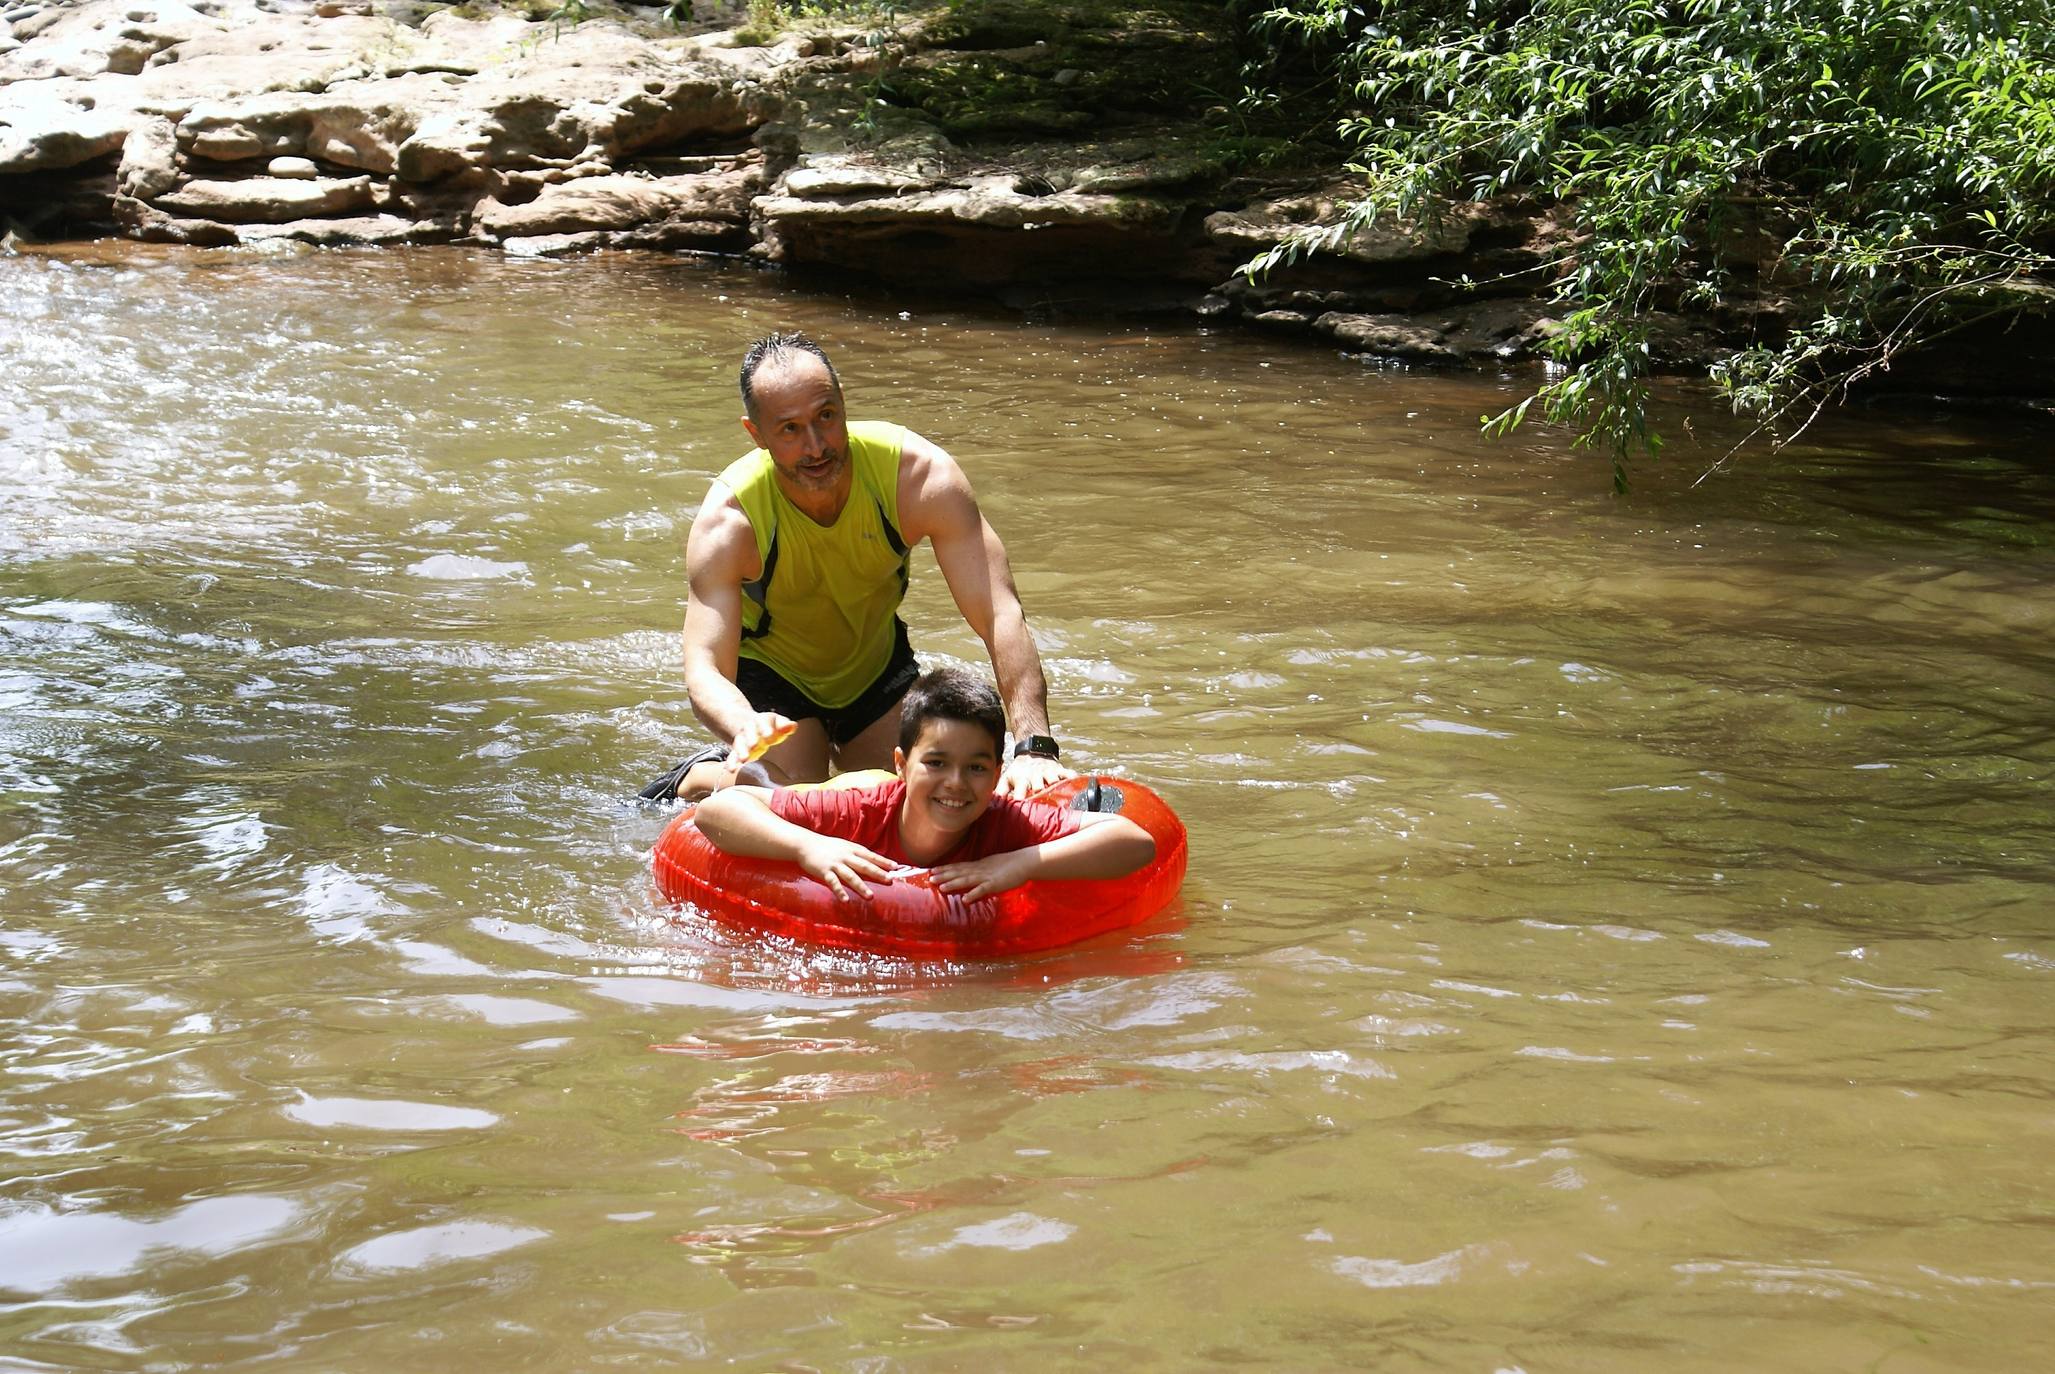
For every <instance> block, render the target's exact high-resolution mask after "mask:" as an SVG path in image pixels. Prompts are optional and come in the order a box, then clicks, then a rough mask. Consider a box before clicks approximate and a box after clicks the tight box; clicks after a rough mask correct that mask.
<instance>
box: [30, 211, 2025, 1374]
mask: <svg viewBox="0 0 2055 1374" xmlns="http://www.w3.org/2000/svg"><path fill="white" fill-rule="evenodd" d="M791 326H799V327H804V328H808V329H810V330H813V331H816V332H817V333H818V334H819V335H820V336H821V337H822V338H823V339H825V340H826V341H828V343H829V344H830V346H831V347H832V348H833V349H834V350H835V351H836V353H837V357H838V362H839V364H840V366H841V368H842V371H843V375H844V380H845V383H846V385H847V388H848V393H849V396H850V401H851V406H852V411H853V413H854V414H856V415H857V416H859V417H866V416H868V417H875V418H889V419H896V420H899V421H901V422H903V423H906V424H909V425H911V426H913V427H914V428H916V429H918V430H920V431H921V432H923V433H925V434H927V435H928V436H930V437H932V438H934V439H936V440H938V441H940V442H941V443H942V444H944V445H945V446H946V447H948V448H949V449H950V450H951V451H952V452H954V453H956V454H957V455H958V456H959V457H960V458H962V459H963V460H964V462H965V464H966V466H967V468H968V469H969V471H970V472H971V474H972V477H973V480H974V481H975V482H976V484H977V486H978V489H979V493H980V496H981V498H982V499H983V502H984V504H985V507H986V510H987V512H988V514H989V515H990V516H991V518H992V520H993V522H994V524H995V525H996V526H997V527H998V528H999V530H1000V531H1001V533H1002V534H1003V535H1004V537H1005V538H1006V540H1007V542H1008V545H1009V548H1010V549H1011V551H1012V553H1013V559H1014V564H1015V567H1016V569H1017V571H1018V574H1019V581H1020V584H1021V589H1022V593H1023V597H1024V600H1025V602H1026V604H1027V607H1028V610H1029V612H1030V614H1031V616H1032V619H1033V625H1034V628H1035V632H1036V635H1037V638H1038V640H1039V641H1040V643H1041V645H1042V649H1043V653H1044V656H1045V661H1046V662H1047V664H1048V666H1049V672H1050V678H1051V687H1052V708H1053V713H1054V717H1055V723H1056V727H1057V730H1058V732H1059V734H1060V735H1061V736H1062V737H1063V739H1064V741H1065V744H1066V750H1067V753H1068V754H1069V755H1070V756H1071V757H1073V758H1074V759H1075V760H1077V761H1080V762H1083V763H1086V764H1088V765H1090V766H1093V767H1096V768H1100V769H1104V770H1109V771H1121V772H1126V773H1129V774H1132V775H1134V776H1136V777H1139V778H1141V779H1143V780H1145V781H1147V782H1148V783H1150V784H1151V785H1152V786H1154V787H1155V788H1156V789H1157V790H1159V791H1160V792H1162V793H1163V794H1164V796H1165V797H1166V798H1167V799H1168V800H1169V801H1170V802H1171V803H1172V804H1173V805H1174V806H1175V807H1177V808H1178V809H1179V811H1180V812H1181V813H1182V814H1183V815H1184V817H1185V819H1186V821H1187V822H1188V824H1189V826H1190V828H1191V835H1192V865H1191V876H1190V878H1189V880H1188V882H1187V886H1186V891H1185V896H1184V899H1183V901H1182V903H1181V904H1180V905H1179V907H1178V908H1177V909H1175V910H1173V911H1172V912H1170V913H1167V914H1166V915H1165V916H1163V917H1160V918H1158V919H1156V920H1155V921H1153V922H1151V923H1150V924H1148V925H1146V926H1144V927H1142V928H1141V929H1139V930H1138V931H1136V932H1134V933H1132V934H1131V935H1127V936H1122V937H1117V938H1112V939H1108V940H1104V941H1100V942H1097V943H1095V944H1093V945H1090V946H1087V947H1084V948H1082V949H1078V950H1074V951H1070V952H1067V953H1060V954H1057V955H1053V956H1049V957H1045V958H1039V959H1034V960H1028V961H1022V962H1018V963H1010V964H999V965H985V966H968V967H946V966H945V967H920V966H915V965H912V964H906V963H895V962H890V961H879V960H865V959H862V958H857V957H852V956H832V957H831V956H826V955H822V954H820V953H818V952H814V951H809V950H805V949H801V948H790V947H779V946H775V945H766V944H762V943H755V942H751V941H749V940H745V939H739V938H734V937H729V936H726V935H724V934H723V932H722V931H720V930H719V929H717V928H714V927H712V926H710V925H709V924H707V923H706V922H704V921H702V920H695V919H687V920H684V921H682V922H676V923H674V922H673V921H671V920H670V919H668V916H669V914H670V913H667V912H666V910H665V909H664V908H663V907H662V905H661V904H660V903H659V901H658V900H657V899H656V897H655V896H654V894H653V892H652V890H651V888H650V883H649V877H648V867H647V852H648V848H649V845H650V843H651V841H652V840H653V839H654V837H655V835H656V833H657V831H658V830H659V828H660V827H661V824H662V821H663V814H662V812H661V811H650V810H645V809H638V808H637V807H635V806H633V805H630V804H629V803H628V802H627V801H626V800H625V798H628V797H630V796H632V794H633V791H634V789H635V788H636V787H637V786H638V785H640V784H641V783H642V782H643V781H644V780H645V779H646V777H647V776H649V775H650V774H652V773H653V772H655V771H658V770H659V769H660V768H661V767H662V766H663V765H664V764H666V763H668V762H669V761H670V760H671V759H672V758H673V757H675V756H677V755H678V754H679V753H680V752H681V751H683V750H684V749H686V748H687V747H689V745H690V744H691V742H692V741H693V739H694V734H695V731H694V725H693V722H692V719H691V715H690V713H689V711H688V710H687V709H686V707H685V704H684V700H683V694H682V692H681V690H680V688H679V674H678V671H677V666H676V659H677V651H676V627H677V622H678V619H679V614H680V607H681V595H682V581H683V571H682V558H681V553H680V549H681V543H682V539H683V535H684V532H685V528H686V524H687V522H688V520H689V519H690V515H691V512H692V510H693V509H694V507H695V506H696V504H697V502H698V500H699V498H700V496H701V495H702V494H703V492H704V490H705V487H706V484H707V480H708V478H709V477H710V476H711V474H713V473H714V472H715V471H717V470H718V469H719V468H720V467H722V466H723V465H724V464H725V463H726V462H727V461H728V460H729V459H731V458H732V457H733V456H734V455H735V454H737V453H739V452H740V451H741V448H742V447H743V446H744V444H743V440H742V435H741V431H740V428H739V426H738V425H737V424H736V420H735V417H736V415H737V412H738V406H737V402H736V400H735V397H734V394H733V380H732V377H733V371H734V367H735V364H736V362H737V361H738V359H739V355H740V352H741V349H742V346H743V344H744V343H745V342H746V341H747V340H748V339H750V338H752V337H754V336H756V335H758V334H760V333H765V332H768V331H770V330H771V329H773V328H777V327H791ZM0 368H4V372H0V375H4V377H5V389H4V393H0V395H4V400H0V894H4V924H0V1013H4V1016H5V1020H6V1029H5V1031H4V1032H0V1037H4V1038H0V1313H4V1315H0V1360H4V1362H5V1364H6V1366H7V1367H8V1368H50V1369H59V1368H62V1369H121V1370H130V1369H132V1370H145V1369H148V1370H170V1369H184V1368H208V1369H216V1368H230V1369H233V1368H244V1367H253V1368H255V1367H264V1368H273V1367H275V1368H292V1369H301V1368H304V1369H337V1370H380V1371H385V1370H415V1369H419V1370H436V1371H445V1370H448V1369H451V1368H458V1369H463V1368H475V1367H482V1366H484V1365H486V1364H487V1363H488V1362H489V1363H490V1365H491V1366H492V1367H494V1368H497V1369H506V1370H570V1369H660V1368H671V1367H676V1366H678V1365H681V1364H695V1365H704V1366H707V1367H714V1368H740V1369H751V1370H767V1369H790V1370H801V1369H834V1370H864V1371H900V1370H908V1371H914V1370H954V1369H963V1368H989V1369H1008V1370H1046V1369H1095V1370H1096V1369H1117V1368H1118V1369H1124V1368H1156V1369H1165V1370H1197V1369H1228V1368H1236V1369H1240V1368H1255V1369H1277V1370H1314V1369H1344V1368H1389V1369H1422V1370H1441V1369H1447V1370H1462V1371H1479V1372H1480V1374H1489V1371H1497V1370H1514V1369H1517V1370H1523V1371H1527V1374H1541V1371H1545V1370H1601V1371H1605V1370H1621V1371H1626V1370H1637V1371H1638V1370H1648V1369H1665V1370H1723V1369H1750V1370H1806V1371H1815V1370H1844V1369H1845V1370H1879V1371H1916V1370H1934V1371H1941V1370H1948V1371H1957V1370H2018V1369H2022V1368H2027V1367H2031V1366H2032V1365H2034V1364H2036V1363H2037V1362H2038V1361H2039V1359H2041V1358H2044V1357H2045V1345H2044V1344H2043V1342H2044V1341H2045V1338H2046V1337H2047V1336H2048V1334H2049V1331H2050V1321H2049V1314H2050V1312H2051V1310H2055V1225H2051V1222H2055V1209H2051V1203H2050V1183H2051V1172H2050V1166H2049V1161H2050V1159H2051V1158H2055V1149H2051V1147H2055V1104H2051V1071H2055V1038H2051V1032H2050V1025H2051V1017H2050V1009H2051V992H2055V914H2051V903H2050V896H2051V892H2055V870H2051V865H2050V858H2049V856H2050V854H2051V852H2055V803H2051V800H2050V796H2051V794H2050V786H2049V783H2050V775H2051V772H2055V676H2051V667H2055V654H2051V650H2050V635H2051V631H2055V587H2051V585H2050V578H2049V574H2050V571H2051V559H2050V545H2051V542H2055V468H2051V466H2050V465H2049V464H2048V462H2047V451H2048V442H2047V434H2046V432H2045V431H2044V430H2043V431H2037V430H2033V429H2028V428H2013V427H2008V426H2001V425H1998V424H1995V423H1990V424H1986V423H1981V422H1970V421H1962V420H1957V421H1954V422H1951V423H1948V424H1946V425H1943V424H1941V423H1939V422H1934V421H1930V420H1927V419H1923V418H1918V417H1905V416H1897V417H1890V416H1849V417H1842V418H1837V419H1834V420H1832V421H1831V422H1829V423H1826V424H1823V425H1822V426H1821V428H1820V429H1819V430H1818V431H1817V432H1816V433H1815V434H1814V435H1813V436H1811V437H1810V438H1809V439H1808V440H1807V441H1806V442H1805V443H1803V444H1802V445H1800V446H1798V447H1795V448H1793V449H1791V450H1789V451H1787V452H1785V453H1784V454H1782V455H1778V456H1775V457H1769V456H1764V455H1761V454H1744V455H1742V456H1740V457H1737V458H1735V459H1734V460H1732V461H1731V462H1730V463H1729V464H1728V465H1727V466H1726V467H1725V468H1723V469H1721V470H1720V471H1718V472H1716V473H1715V474H1714V475H1712V476H1711V477H1709V478H1707V479H1706V480H1705V481H1703V482H1697V483H1695V484H1694V479H1696V478H1698V477H1699V476H1700V474H1701V473H1702V472H1704V471H1705V470H1706V469H1707V468H1709V467H1711V466H1712V465H1713V463H1714V462H1715V460H1717V459H1718V458H1719V457H1720V455H1721V453H1722V452H1723V451H1724V450H1725V448H1726V446H1727V445H1728V444H1729V443H1731V441H1732V440H1733V439H1734V438H1735V437H1738V434H1739V432H1740V431H1739V429H1738V427H1737V426H1736V424H1735V422H1734V421H1732V420H1731V419H1729V418H1726V417H1723V416H1721V415H1720V414H1719V413H1718V412H1717V411H1715V410H1712V409H1709V408H1705V407H1703V406H1702V405H1693V404H1692V403H1689V402H1687V401H1684V400H1680V401H1679V402H1678V404H1677V406H1676V408H1674V409H1673V410H1672V411H1671V412H1670V413H1669V415H1668V417H1667V420H1666V423H1667V425H1668V427H1669V428H1670V430H1671V433H1672V435H1673V437H1674V440H1675V442H1674V443H1673V445H1672V447H1671V449H1670V450H1669V451H1668V454H1667V455H1666V458H1665V460H1664V462H1663V463H1662V464H1660V465H1659V466H1657V467H1654V468H1649V469H1645V470H1643V471H1642V472H1640V473H1639V474H1638V476H1637V485H1636V488H1635V490H1634V491H1633V492H1632V493H1631V494H1630V495H1628V496H1627V497H1625V498H1616V497H1614V496H1613V495H1612V494H1611V493H1610V490H1609V483H1608V479H1607V475H1606V473H1605V471H1604V464H1603V462H1602V460H1599V459H1595V458H1593V457H1592V456H1590V455H1588V454H1584V453H1580V452H1576V451H1574V450H1573V449H1572V448H1571V447H1570V446H1569V445H1568V443H1567V442H1566V440H1565V439H1564V437H1563V436H1561V435H1558V434H1551V433H1548V432H1545V431H1539V430H1535V431H1528V432H1523V433H1522V434H1520V435H1518V436H1516V437H1515V438H1514V439H1512V440H1510V441H1508V442H1502V443H1497V444H1493V443H1489V442H1486V441H1484V440H1482V439H1480V438H1479V437H1478V436H1477V433H1476V420H1477V417H1478V415H1479V414H1480V413H1482V412H1484V411H1486V410H1492V409H1496V408H1498V407H1499V406H1501V405H1503V404H1504V403H1505V402H1506V401H1507V400H1508V399H1509V398H1511V397H1513V396H1515V395H1516V394H1517V383H1516V382H1515V381H1513V380H1509V379H1501V378H1494V377H1454V378H1451V377H1436V376H1431V375H1420V374H1414V373H1408V372H1403V371H1380V370H1377V369H1376V368H1374V367H1371V366H1368V365H1366V364H1364V363H1362V362H1359V361H1354V360H1349V359H1344V358H1337V357H1334V356H1331V355H1329V354H1326V353H1323V352H1320V351H1317V350H1311V349H1308V348H1306V347H1304V346H1302V345H1298V344H1292V343H1287V342H1284V341H1273V340H1271V339H1268V338H1266V337H1264V336H1261V335H1248V334H1242V333H1209V332H1206V331H1203V330H1198V329H1193V328H1189V327H1185V326H1182V325H1180V326H1176V327H1167V328H1166V327H1155V328H1150V327H1142V326H1135V325H1118V326H1098V325H1078V324H1068V323H1036V322H1025V323H1024V322H1022V321H1020V320H1019V319H1016V318H1011V317H1006V318H1001V317H997V316H988V315H981V314H978V313H975V312H972V311H966V310H962V309H960V308H956V309H952V308H943V307H938V306H935V305H933V304H931V303H919V302H916V303H909V302H904V301H896V300H894V301H887V300H881V299H878V298H874V297H865V296H848V297H845V296H841V295H835V294H827V295H820V294H816V295H806V294H801V293H799V292H797V291H795V290H793V289H792V288H790V287H789V286H786V285H784V284H781V283H780V282H779V281H778V280H777V279H775V278H771V277H767V276H764V275H761V274H757V273H752V272H748V271H743V270H739V269H736V270H718V269H710V268H707V267H705V266H701V265H692V264H685V263H679V262H671V261H665V260H660V259H653V258H626V257H619V258H600V259H593V260H587V261H580V262H575V263H551V262H521V261H514V260H508V259H502V258H498V257H492V256H480V255H469V254H465V253H460V252H455V251H448V252H445V251H441V250H430V251H417V252H407V253H388V254H371V253H365V254H359V253H306V254H283V255H277V256H265V255H253V254H249V253H238V252H224V253H205V252H192V251H184V250H148V249H140V248H136V247H133V246H128V247H120V248H116V247H112V246H108V247H92V246H87V247H82V248H74V249H71V250H67V251H64V252H59V253H53V254H46V255H41V256H21V257H12V258H6V259H0ZM909 619H910V620H911V621H912V623H913V624H914V626H915V643H916V647H917V648H918V649H919V650H920V651H921V652H922V654H923V656H924V657H925V658H927V659H928V660H929V661H930V662H936V661H950V660H954V661H961V662H967V663H973V664H979V663H982V658H981V655H980V652H979V649H978V646H977V644H976V642H975V640H974V639H973V638H972V637H971V636H970V635H969V633H968V632H967V631H966V630H965V629H964V627H963V626H962V624H961V622H960V621H958V620H956V619H955V617H954V614H953V611H952V609H951V607H950V604H949V601H948V597H947V594H946V591H945V589H944V588H943V586H942V584H941V581H940V578H939V576H938V575H937V574H936V573H935V570H934V568H933V565H932V561H931V560H929V559H927V558H926V557H925V555H922V556H921V558H919V559H917V561H916V568H915V588H914V592H913V595H912V597H911V599H910V604H909ZM2035 1349H2040V1350H2042V1351H2043V1356H2041V1357H2036V1356H2034V1355H2032V1353H2031V1352H2032V1351H2033V1350H2035Z"/></svg>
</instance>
